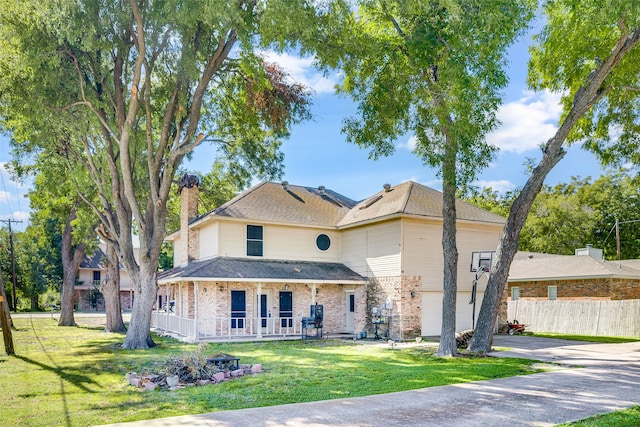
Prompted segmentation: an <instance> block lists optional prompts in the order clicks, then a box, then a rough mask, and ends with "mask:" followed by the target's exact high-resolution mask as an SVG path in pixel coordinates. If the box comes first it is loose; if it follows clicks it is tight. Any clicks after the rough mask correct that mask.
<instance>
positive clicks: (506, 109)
mask: <svg viewBox="0 0 640 427" xmlns="http://www.w3.org/2000/svg"><path fill="white" fill-rule="evenodd" d="M561 111H562V107H561V106H560V95H557V94H553V93H551V92H548V91H545V92H539V93H536V92H532V91H524V92H523V97H522V98H520V99H518V100H517V101H513V102H508V103H506V104H503V105H501V106H500V108H499V109H498V113H497V114H498V119H499V120H500V122H501V123H502V125H501V126H500V128H498V129H497V130H496V131H494V132H492V133H490V134H489V135H488V136H487V141H488V142H489V143H490V144H492V145H495V146H496V147H498V148H500V150H502V151H507V152H514V153H518V154H521V153H523V152H525V151H529V150H537V149H538V147H539V146H540V144H541V143H543V142H546V141H547V140H548V139H549V138H551V137H552V136H553V134H554V133H555V132H556V130H557V127H556V124H557V122H558V119H559V118H560V113H561ZM417 142H418V140H417V138H416V137H415V135H412V136H411V137H409V139H408V140H407V141H406V142H401V143H399V144H398V145H397V148H405V149H407V150H409V151H413V150H414V149H415V148H416V144H417Z"/></svg>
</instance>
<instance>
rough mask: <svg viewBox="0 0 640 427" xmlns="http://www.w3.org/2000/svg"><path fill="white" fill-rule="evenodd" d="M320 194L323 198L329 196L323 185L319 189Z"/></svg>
mask: <svg viewBox="0 0 640 427" xmlns="http://www.w3.org/2000/svg"><path fill="white" fill-rule="evenodd" d="M318 192H319V193H320V195H321V196H324V195H325V194H327V192H326V188H324V185H321V186H320V187H318Z"/></svg>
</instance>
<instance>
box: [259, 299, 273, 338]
mask: <svg viewBox="0 0 640 427" xmlns="http://www.w3.org/2000/svg"><path fill="white" fill-rule="evenodd" d="M256 308H257V311H258V313H257V316H256V317H257V318H258V326H259V327H260V328H262V333H263V334H271V333H273V323H272V321H271V291H262V294H260V295H258V301H257V304H256Z"/></svg>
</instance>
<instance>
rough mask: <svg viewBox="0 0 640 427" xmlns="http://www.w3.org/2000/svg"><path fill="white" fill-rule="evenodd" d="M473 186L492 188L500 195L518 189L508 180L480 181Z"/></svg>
mask: <svg viewBox="0 0 640 427" xmlns="http://www.w3.org/2000/svg"><path fill="white" fill-rule="evenodd" d="M473 185H476V186H478V187H480V188H491V189H492V190H493V191H497V192H499V193H504V192H506V191H510V190H513V189H514V188H516V185H515V184H514V183H513V182H511V181H509V180H508V179H499V180H495V181H487V180H484V179H479V180H477V181H476V182H474V183H473Z"/></svg>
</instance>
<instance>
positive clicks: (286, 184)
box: [282, 181, 289, 190]
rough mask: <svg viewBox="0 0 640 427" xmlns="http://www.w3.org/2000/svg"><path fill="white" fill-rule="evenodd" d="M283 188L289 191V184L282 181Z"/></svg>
mask: <svg viewBox="0 0 640 427" xmlns="http://www.w3.org/2000/svg"><path fill="white" fill-rule="evenodd" d="M282 188H284V189H285V190H289V182H287V181H282Z"/></svg>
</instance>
